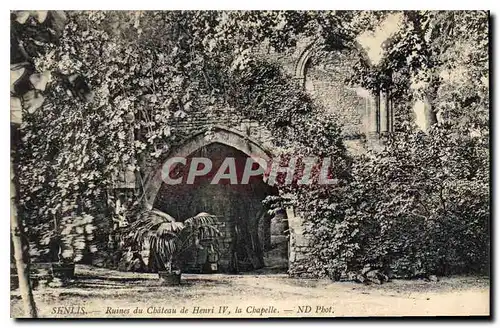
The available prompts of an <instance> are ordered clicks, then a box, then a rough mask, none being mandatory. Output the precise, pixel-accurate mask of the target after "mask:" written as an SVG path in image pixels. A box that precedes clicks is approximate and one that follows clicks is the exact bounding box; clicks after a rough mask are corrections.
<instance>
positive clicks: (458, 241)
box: [303, 12, 490, 277]
mask: <svg viewBox="0 0 500 328" xmlns="http://www.w3.org/2000/svg"><path fill="white" fill-rule="evenodd" d="M487 25H488V15H487V14H486V13H482V12H474V13H472V12H471V13H469V12H405V13H404V14H403V20H402V26H401V28H400V30H399V31H398V32H396V33H395V35H393V36H392V38H390V39H389V40H387V50H386V53H385V56H384V58H383V60H382V62H381V63H380V65H379V66H376V67H370V68H369V71H367V70H365V71H363V74H364V75H360V76H358V78H359V79H360V80H361V83H363V84H364V85H365V86H366V87H369V88H370V87H371V88H373V89H376V88H380V87H381V85H382V86H383V85H384V83H390V82H392V83H391V84H389V85H386V86H388V87H390V88H391V93H392V95H393V102H399V104H398V105H397V106H396V108H395V110H396V113H395V114H396V117H397V118H398V121H399V123H398V126H397V130H398V133H396V134H394V135H390V136H387V137H386V138H385V140H384V147H383V148H384V149H383V150H382V151H376V152H369V153H368V154H367V155H366V156H361V157H358V158H355V159H354V164H353V166H352V171H351V177H352V182H351V183H349V184H347V185H345V186H344V187H342V188H339V189H338V190H336V191H333V190H331V193H330V194H329V195H328V197H325V198H323V199H315V200H313V201H312V202H310V203H309V204H308V203H307V201H308V200H309V199H308V197H305V198H303V201H304V204H305V206H304V213H306V214H305V215H306V217H307V218H308V223H309V224H308V225H307V231H308V233H309V234H310V236H311V238H312V239H313V243H312V244H313V245H314V249H313V251H312V254H311V255H313V258H314V259H313V260H312V261H309V262H308V265H314V266H315V272H316V273H317V274H320V275H321V274H328V275H331V276H332V277H339V276H340V274H348V275H350V274H352V273H356V272H359V271H358V270H361V269H362V268H364V267H365V266H371V267H372V268H375V269H382V270H383V271H385V272H387V273H390V274H393V275H396V276H403V277H414V276H425V275H429V274H452V273H463V272H487V270H488V265H489V261H488V258H489V245H490V244H489V220H490V212H489V211H490V204H489V202H490V193H489V188H490V186H489V170H490V167H489V150H488V148H489V124H488V117H489V93H488V84H487V81H488V69H489V67H488V60H487V54H488V34H487ZM394 82H396V83H394ZM422 96H424V97H427V98H428V100H430V103H431V104H432V106H431V108H432V110H433V111H434V115H435V116H437V117H436V118H435V122H434V123H435V124H434V125H433V126H432V127H431V129H430V130H429V131H428V133H427V134H425V133H423V132H420V131H419V130H418V129H416V126H415V124H414V119H413V115H412V105H413V102H414V101H415V100H417V99H419V98H420V97H422Z"/></svg>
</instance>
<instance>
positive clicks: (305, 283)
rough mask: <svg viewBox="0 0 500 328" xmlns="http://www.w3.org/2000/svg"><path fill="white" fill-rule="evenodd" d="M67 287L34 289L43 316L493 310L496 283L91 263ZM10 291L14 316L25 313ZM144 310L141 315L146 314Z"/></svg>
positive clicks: (395, 313)
mask: <svg viewBox="0 0 500 328" xmlns="http://www.w3.org/2000/svg"><path fill="white" fill-rule="evenodd" d="M77 274H78V279H77V280H75V281H74V282H73V283H72V284H71V285H69V286H67V287H64V288H45V289H41V290H36V291H35V298H36V302H37V305H38V307H39V310H40V314H41V316H44V317H170V318H171V317H186V316H188V317H225V318H227V317H247V318H248V317H250V318H259V317H260V318H262V317H277V316H281V317H283V316H286V317H304V316H327V317H333V316H373V315H378V316H401V315H412V316H425V315H432V316H434V315H488V314H489V281H488V280H487V279H485V278H477V277H454V278H443V279H442V280H441V281H439V282H435V283H432V282H423V281H393V282H390V283H387V284H384V285H381V286H377V285H371V286H364V285H360V284H355V283H349V282H340V283H332V282H330V281H328V280H316V279H314V280H313V279H308V280H303V279H293V278H288V276H286V275H278V274H275V275H192V274H190V275H187V274H186V275H183V279H184V280H183V285H182V286H179V287H165V286H160V285H159V282H158V280H157V277H156V275H154V274H134V273H123V272H117V271H109V270H104V269H95V268H89V267H79V268H78V269H77ZM20 306H21V304H20V300H19V297H18V296H16V293H15V292H13V294H12V296H11V315H12V316H14V317H18V316H20V315H21V312H20V311H21V307H20ZM141 310H142V312H140V311H141Z"/></svg>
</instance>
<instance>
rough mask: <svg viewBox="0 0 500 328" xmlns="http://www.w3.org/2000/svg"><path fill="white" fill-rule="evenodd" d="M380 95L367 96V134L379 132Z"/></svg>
mask: <svg viewBox="0 0 500 328" xmlns="http://www.w3.org/2000/svg"><path fill="white" fill-rule="evenodd" d="M378 98H379V96H378V95H376V94H375V95H374V94H371V96H370V97H369V98H367V101H368V102H367V113H366V115H367V131H366V132H367V135H374V134H376V133H377V132H378Z"/></svg>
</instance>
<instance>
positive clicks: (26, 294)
mask: <svg viewBox="0 0 500 328" xmlns="http://www.w3.org/2000/svg"><path fill="white" fill-rule="evenodd" d="M10 174H11V182H10V226H11V233H12V243H13V244H14V257H15V259H16V269H17V276H18V279H19V291H20V292H21V297H22V299H23V303H24V313H25V315H26V316H27V317H29V318H36V317H37V316H38V315H37V310H36V305H35V300H34V298H33V292H32V290H31V284H30V271H29V265H28V263H26V262H25V261H24V257H23V240H22V237H21V234H22V224H21V220H20V219H19V216H18V215H17V207H16V185H15V183H14V166H13V163H12V159H11V163H10Z"/></svg>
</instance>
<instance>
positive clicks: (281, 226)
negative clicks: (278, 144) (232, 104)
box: [145, 127, 289, 272]
mask: <svg viewBox="0 0 500 328" xmlns="http://www.w3.org/2000/svg"><path fill="white" fill-rule="evenodd" d="M251 156H258V157H259V158H262V159H264V160H266V161H269V160H271V159H272V157H273V154H272V152H271V151H269V150H267V149H265V148H264V147H263V146H261V145H260V144H259V143H258V142H257V141H255V140H252V139H251V138H249V137H247V136H244V135H242V134H240V133H238V132H235V131H232V130H229V129H227V128H223V127H215V128H211V129H209V130H207V131H205V132H200V133H196V134H195V135H193V136H191V137H190V138H188V139H186V140H185V141H184V142H183V143H182V144H180V145H179V146H178V147H176V148H173V149H172V151H170V152H169V153H168V154H167V156H166V157H165V158H164V159H163V160H162V161H161V163H160V165H159V166H158V167H157V169H156V171H155V172H154V173H153V176H152V178H151V179H150V182H149V183H148V185H147V187H146V194H145V207H146V208H148V209H152V208H156V209H159V210H161V211H164V212H166V213H168V214H170V215H172V216H173V217H175V218H176V219H178V220H183V219H185V218H187V217H189V216H193V215H196V214H197V213H199V212H209V213H211V214H215V215H218V216H220V221H221V222H220V223H221V224H220V227H219V230H220V231H221V232H222V238H221V243H220V244H221V245H222V246H221V249H222V250H221V252H220V254H221V256H220V260H219V263H220V268H221V269H220V270H219V271H222V272H235V271H236V272H239V271H249V270H254V269H259V268H261V267H264V266H266V264H269V266H275V267H276V266H278V265H277V263H278V264H280V265H282V267H283V269H286V268H287V267H288V247H289V245H288V236H286V235H285V233H286V231H287V230H288V222H287V219H286V212H285V211H282V212H281V213H280V214H279V215H276V216H273V217H269V215H265V213H266V212H267V210H266V209H265V208H264V207H263V205H262V200H263V199H264V198H265V197H267V196H269V195H277V194H278V192H277V189H276V188H275V187H272V186H269V185H267V184H266V183H265V182H264V181H263V179H262V177H259V176H257V177H255V179H252V180H250V183H248V184H246V185H232V184H229V183H221V184H215V185H214V184H211V183H210V182H208V180H207V179H205V177H200V179H199V180H196V181H195V183H194V184H193V185H188V184H185V183H184V184H182V183H181V184H178V185H168V184H166V183H164V182H163V180H162V171H161V170H162V169H163V168H162V164H163V163H164V162H165V161H167V160H168V159H169V158H173V157H182V158H186V159H187V160H188V161H189V160H190V159H192V158H193V157H207V158H209V159H211V161H212V162H213V163H214V170H216V168H217V167H218V166H220V164H221V159H222V158H226V157H232V158H235V161H236V166H237V167H242V166H241V165H242V163H243V161H246V159H247V158H248V157H251ZM187 167H189V166H188V165H186V166H182V169H185V170H187ZM172 173H173V172H172ZM177 174H180V175H181V176H183V174H185V172H184V173H183V172H182V170H181V172H180V173H179V172H177ZM211 174H212V172H210V173H209V174H207V176H208V177H209V178H208V179H211V178H212V177H213V176H211ZM197 179H198V178H197ZM183 181H185V179H184V180H183ZM266 225H267V227H266V228H265V229H264V230H265V231H266V232H267V233H265V234H262V231H261V230H262V229H261V227H262V226H266ZM280 234H281V235H280ZM277 247H279V249H276V248H277ZM191 255H192V256H191ZM191 255H190V256H191V257H190V258H189V259H186V263H187V266H186V268H187V271H195V272H196V270H199V269H201V266H200V263H201V261H202V260H198V259H197V257H198V258H199V257H201V258H203V255H201V256H198V255H199V254H194V255H193V254H191ZM268 255H269V256H268ZM280 256H281V258H279V257H280Z"/></svg>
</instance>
